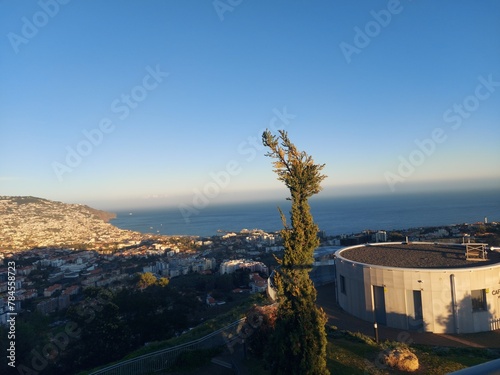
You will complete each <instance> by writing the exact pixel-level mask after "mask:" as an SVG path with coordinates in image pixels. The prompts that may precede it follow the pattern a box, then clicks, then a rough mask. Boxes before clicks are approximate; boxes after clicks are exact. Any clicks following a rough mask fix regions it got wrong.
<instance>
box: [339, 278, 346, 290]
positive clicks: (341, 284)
mask: <svg viewBox="0 0 500 375" xmlns="http://www.w3.org/2000/svg"><path fill="white" fill-rule="evenodd" d="M340 292H341V293H343V294H346V293H345V277H344V276H342V275H340Z"/></svg>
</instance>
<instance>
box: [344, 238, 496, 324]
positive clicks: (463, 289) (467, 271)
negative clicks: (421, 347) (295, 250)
mask: <svg viewBox="0 0 500 375" xmlns="http://www.w3.org/2000/svg"><path fill="white" fill-rule="evenodd" d="M465 253H466V245H445V244H433V243H423V242H420V243H409V244H406V243H381V244H371V245H370V244H367V245H359V246H351V247H347V248H344V249H341V250H339V251H337V253H336V257H337V259H336V277H337V280H336V281H337V299H338V303H339V305H340V306H341V307H342V308H343V309H344V310H345V311H347V312H349V313H351V314H352V315H354V316H356V317H358V318H361V319H363V320H366V321H370V322H377V323H378V324H382V325H387V326H389V327H394V328H399V329H403V330H419V331H426V332H434V333H473V332H482V331H491V330H495V329H500V254H497V253H494V252H490V253H488V256H487V259H485V260H482V259H481V260H480V259H476V260H467V259H466V256H465Z"/></svg>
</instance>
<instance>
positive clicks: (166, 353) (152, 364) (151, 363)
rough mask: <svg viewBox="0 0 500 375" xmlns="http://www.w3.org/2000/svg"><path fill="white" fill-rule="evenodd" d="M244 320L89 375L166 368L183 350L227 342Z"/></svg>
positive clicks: (135, 373)
mask: <svg viewBox="0 0 500 375" xmlns="http://www.w3.org/2000/svg"><path fill="white" fill-rule="evenodd" d="M244 322H245V318H242V319H240V320H237V321H235V322H233V323H231V324H229V325H228V326H226V327H224V328H221V329H219V330H217V331H215V332H212V333H210V334H208V335H206V336H204V337H202V338H200V339H197V340H193V341H190V342H187V343H185V344H181V345H177V346H174V347H172V348H167V349H161V350H158V351H156V352H153V353H149V354H144V355H142V356H140V357H137V358H132V359H129V360H126V361H124V362H119V363H116V364H114V365H111V366H108V367H105V368H102V369H100V370H97V371H94V372H92V373H90V374H89V375H140V374H150V373H153V372H157V371H162V370H166V369H167V368H168V367H170V366H172V365H173V364H174V363H175V360H176V359H177V357H178V356H179V355H180V354H181V353H183V352H185V351H188V350H193V349H204V348H213V347H217V346H222V345H224V344H227V342H228V341H230V340H231V339H233V338H235V337H236V336H237V335H236V334H237V332H238V331H239V329H240V328H241V326H242V325H243V324H244Z"/></svg>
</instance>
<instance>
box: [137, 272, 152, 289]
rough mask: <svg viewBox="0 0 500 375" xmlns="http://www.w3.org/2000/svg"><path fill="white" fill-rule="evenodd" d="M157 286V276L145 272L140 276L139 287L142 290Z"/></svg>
mask: <svg viewBox="0 0 500 375" xmlns="http://www.w3.org/2000/svg"><path fill="white" fill-rule="evenodd" d="M154 284H156V276H155V275H153V274H152V273H151V272H144V273H143V274H141V275H140V276H139V281H138V282H137V287H138V288H140V289H145V288H147V287H148V286H151V285H154Z"/></svg>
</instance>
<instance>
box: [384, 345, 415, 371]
mask: <svg viewBox="0 0 500 375" xmlns="http://www.w3.org/2000/svg"><path fill="white" fill-rule="evenodd" d="M378 361H379V362H380V365H382V366H389V367H392V368H394V369H396V370H399V371H406V372H414V371H417V370H418V367H419V363H418V358H417V356H416V355H415V353H413V352H411V351H410V350H409V349H407V348H396V349H386V350H384V351H383V352H382V353H380V354H379V356H378Z"/></svg>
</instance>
